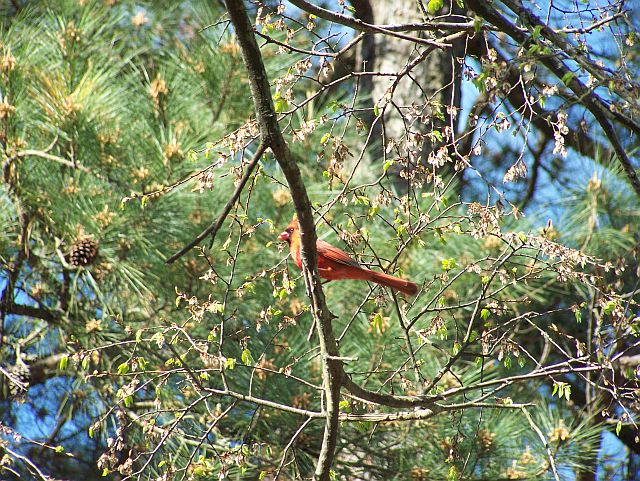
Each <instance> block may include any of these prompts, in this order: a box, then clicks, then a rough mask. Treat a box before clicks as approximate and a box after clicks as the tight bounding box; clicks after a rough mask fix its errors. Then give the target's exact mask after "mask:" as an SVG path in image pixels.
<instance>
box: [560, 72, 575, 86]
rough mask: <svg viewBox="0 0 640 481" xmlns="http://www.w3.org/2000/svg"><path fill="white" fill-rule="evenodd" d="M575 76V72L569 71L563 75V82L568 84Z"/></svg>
mask: <svg viewBox="0 0 640 481" xmlns="http://www.w3.org/2000/svg"><path fill="white" fill-rule="evenodd" d="M575 76H576V75H575V74H574V73H573V72H567V73H566V74H564V75H563V76H562V83H563V84H565V85H567V86H568V85H569V84H570V83H571V81H572V80H573V79H574V78H575Z"/></svg>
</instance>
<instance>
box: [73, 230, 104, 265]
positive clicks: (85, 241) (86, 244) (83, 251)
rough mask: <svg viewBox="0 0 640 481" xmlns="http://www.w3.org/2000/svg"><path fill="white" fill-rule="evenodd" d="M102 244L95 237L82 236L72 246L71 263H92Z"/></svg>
mask: <svg viewBox="0 0 640 481" xmlns="http://www.w3.org/2000/svg"><path fill="white" fill-rule="evenodd" d="M99 246H100V244H99V243H98V241H97V240H95V239H94V238H93V237H87V236H85V237H80V238H79V239H78V240H76V241H75V242H74V243H73V245H72V246H71V251H70V252H69V264H71V265H72V266H76V267H80V266H86V265H89V264H91V263H92V262H93V261H94V260H95V259H96V257H97V256H98V247H99Z"/></svg>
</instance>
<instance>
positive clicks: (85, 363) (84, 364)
mask: <svg viewBox="0 0 640 481" xmlns="http://www.w3.org/2000/svg"><path fill="white" fill-rule="evenodd" d="M90 361H91V358H90V357H89V356H85V357H84V359H83V360H82V369H84V370H85V371H86V370H87V369H88V368H89V362H90Z"/></svg>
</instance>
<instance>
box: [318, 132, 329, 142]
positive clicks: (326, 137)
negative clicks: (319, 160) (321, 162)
mask: <svg viewBox="0 0 640 481" xmlns="http://www.w3.org/2000/svg"><path fill="white" fill-rule="evenodd" d="M330 137H331V134H330V133H328V132H327V133H326V134H324V135H323V136H322V138H321V139H320V144H321V145H325V144H326V143H327V142H328V140H329V138H330Z"/></svg>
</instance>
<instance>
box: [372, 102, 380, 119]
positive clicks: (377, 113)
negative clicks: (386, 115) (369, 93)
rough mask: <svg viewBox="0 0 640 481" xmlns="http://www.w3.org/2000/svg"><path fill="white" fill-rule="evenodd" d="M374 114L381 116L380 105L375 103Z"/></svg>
mask: <svg viewBox="0 0 640 481" xmlns="http://www.w3.org/2000/svg"><path fill="white" fill-rule="evenodd" d="M373 115H375V116H376V117H379V116H380V107H378V104H374V106H373Z"/></svg>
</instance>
